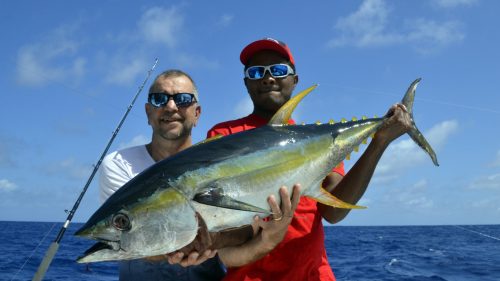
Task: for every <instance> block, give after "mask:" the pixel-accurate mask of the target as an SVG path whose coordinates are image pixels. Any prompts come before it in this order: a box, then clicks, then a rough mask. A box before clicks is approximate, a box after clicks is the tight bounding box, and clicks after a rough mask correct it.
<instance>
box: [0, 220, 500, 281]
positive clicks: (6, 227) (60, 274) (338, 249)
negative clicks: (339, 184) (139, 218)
mask: <svg viewBox="0 0 500 281" xmlns="http://www.w3.org/2000/svg"><path fill="white" fill-rule="evenodd" d="M61 225H62V224H61V223H45V222H0V280H31V279H32V278H33V275H34V273H35V272H36V270H37V268H38V265H39V264H40V262H41V260H42V258H43V256H44V255H45V252H46V251H47V249H48V247H49V245H50V243H51V242H52V241H53V240H54V238H55V237H56V236H57V233H58V232H59V229H60V227H61ZM80 226H81V224H77V223H73V224H71V225H70V227H69V229H68V231H67V232H66V234H65V236H64V238H63V240H62V242H61V244H60V248H59V251H58V252H57V255H56V257H55V258H54V260H53V261H52V264H51V266H50V268H49V270H48V271H47V274H46V275H45V280H76V281H79V280H117V279H118V278H117V276H118V275H117V274H118V270H117V264H116V263H114V262H103V263H94V264H90V265H89V266H87V265H82V264H78V263H76V262H75V258H76V257H77V256H79V255H80V254H82V253H83V252H84V251H85V250H86V249H87V248H88V247H90V246H91V245H92V244H93V242H91V241H88V240H86V239H81V238H77V237H74V236H73V235H72V234H73V233H74V232H75V230H76V229H78V228H79V227H80ZM325 234H326V242H325V244H326V248H327V253H328V257H329V262H330V265H331V266H332V268H333V270H334V272H335V275H336V277H337V280H340V281H348V280H360V281H363V280H370V281H373V280H457V281H461V280H468V281H470V280H485V281H489V280H499V281H500V225H468V226H382V227H380V226H376V227H375V226H331V227H326V228H325Z"/></svg>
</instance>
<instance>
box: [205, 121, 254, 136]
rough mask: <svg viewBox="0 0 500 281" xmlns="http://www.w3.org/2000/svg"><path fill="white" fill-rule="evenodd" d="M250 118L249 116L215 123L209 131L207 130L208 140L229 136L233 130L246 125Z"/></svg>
mask: <svg viewBox="0 0 500 281" xmlns="http://www.w3.org/2000/svg"><path fill="white" fill-rule="evenodd" d="M250 118H251V115H249V116H245V117H242V118H239V119H234V120H228V121H224V122H220V123H217V124H215V125H214V126H213V127H212V128H211V129H210V130H208V133H207V137H209V138H210V137H213V136H216V135H230V134H231V133H232V132H233V130H234V129H235V128H238V127H242V126H244V125H245V124H247V123H248V120H249V119H250Z"/></svg>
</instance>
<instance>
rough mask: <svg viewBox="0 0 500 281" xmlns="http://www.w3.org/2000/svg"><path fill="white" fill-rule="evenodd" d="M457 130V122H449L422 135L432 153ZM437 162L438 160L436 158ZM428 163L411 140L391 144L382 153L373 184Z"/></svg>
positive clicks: (424, 155) (428, 159)
mask: <svg viewBox="0 0 500 281" xmlns="http://www.w3.org/2000/svg"><path fill="white" fill-rule="evenodd" d="M457 130H458V122H457V121H456V120H449V121H444V122H441V123H439V124H437V125H435V126H434V127H432V128H431V129H430V130H429V131H428V132H425V133H423V134H424V136H425V137H426V139H427V141H428V142H429V144H430V145H431V146H432V148H433V149H434V151H437V150H438V149H439V148H440V147H442V146H443V145H445V143H446V141H447V140H448V138H449V137H450V136H451V135H452V134H453V133H455V132H456V131H457ZM438 160H439V158H438ZM424 161H430V158H429V156H428V155H427V154H426V153H425V152H424V151H423V150H422V149H421V148H420V147H419V146H417V145H416V144H415V143H414V141H413V140H412V139H406V140H402V141H399V142H397V143H393V144H391V145H390V146H389V147H388V148H387V151H386V152H385V153H384V156H383V158H382V159H381V160H380V163H379V165H378V166H377V169H376V174H375V177H374V181H375V182H378V183H380V182H387V179H394V178H395V177H397V176H398V173H399V172H400V171H402V170H405V169H408V168H410V167H413V166H415V165H418V164H420V163H422V162H424Z"/></svg>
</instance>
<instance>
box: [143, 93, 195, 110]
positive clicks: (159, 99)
mask: <svg viewBox="0 0 500 281" xmlns="http://www.w3.org/2000/svg"><path fill="white" fill-rule="evenodd" d="M170 99H173V100H174V102H175V105H176V106H177V107H188V106H190V105H191V104H193V103H194V102H196V99H195V97H194V94H191V93H178V94H174V95H169V94H166V93H150V94H149V95H148V102H149V103H150V104H151V105H152V106H154V107H162V106H165V105H167V103H168V101H169V100H170Z"/></svg>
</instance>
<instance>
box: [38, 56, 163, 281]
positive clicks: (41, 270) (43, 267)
mask: <svg viewBox="0 0 500 281" xmlns="http://www.w3.org/2000/svg"><path fill="white" fill-rule="evenodd" d="M157 63H158V59H155V63H154V64H153V67H151V69H150V70H149V71H148V75H147V76H146V79H144V81H143V82H142V85H141V86H140V87H139V89H138V90H137V93H136V94H135V97H134V99H133V100H132V102H131V103H130V105H129V106H128V108H127V111H126V112H125V114H124V115H123V117H122V119H121V120H120V123H119V124H118V127H116V129H115V131H114V132H113V135H112V136H111V139H110V140H109V142H108V145H107V146H106V148H105V149H104V151H103V152H102V154H101V157H100V158H99V161H97V164H96V165H94V170H93V171H92V173H91V174H90V177H89V179H88V180H87V183H86V184H85V186H84V187H83V190H82V192H81V193H80V196H78V199H77V200H76V202H75V204H74V205H73V208H72V209H71V211H69V212H68V218H67V219H66V222H65V223H64V225H63V227H62V228H61V230H59V234H57V237H56V239H55V240H54V242H52V244H50V247H49V249H48V250H47V252H46V253H45V256H44V258H43V260H42V262H41V263H40V265H39V266H38V270H37V272H36V273H35V275H34V276H33V279H32V280H33V281H41V280H42V279H43V277H44V276H45V273H46V272H47V269H48V268H49V266H50V263H51V262H52V259H54V256H55V255H56V252H57V250H58V249H59V242H61V239H62V238H63V236H64V233H65V232H66V230H67V229H68V226H69V224H70V222H71V220H72V219H73V215H74V214H75V212H76V209H78V206H79V205H80V202H81V201H82V198H83V196H84V195H85V192H87V189H88V187H89V185H90V183H91V182H92V179H93V178H94V176H95V174H96V173H97V170H98V169H99V166H100V165H101V162H102V159H103V158H104V156H106V154H107V153H108V149H109V147H110V146H111V143H113V140H114V139H115V137H116V135H117V134H118V131H120V129H121V127H122V125H123V122H125V118H127V115H128V113H129V112H130V110H131V109H132V107H133V106H134V103H135V101H136V100H137V97H139V94H140V93H141V91H142V89H143V88H144V85H146V82H147V81H148V79H149V76H151V73H152V72H153V70H154V69H155V67H156V64H157Z"/></svg>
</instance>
